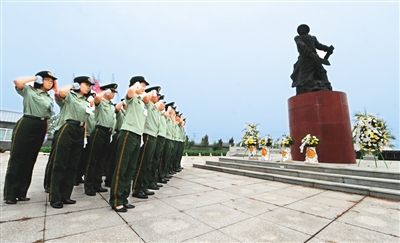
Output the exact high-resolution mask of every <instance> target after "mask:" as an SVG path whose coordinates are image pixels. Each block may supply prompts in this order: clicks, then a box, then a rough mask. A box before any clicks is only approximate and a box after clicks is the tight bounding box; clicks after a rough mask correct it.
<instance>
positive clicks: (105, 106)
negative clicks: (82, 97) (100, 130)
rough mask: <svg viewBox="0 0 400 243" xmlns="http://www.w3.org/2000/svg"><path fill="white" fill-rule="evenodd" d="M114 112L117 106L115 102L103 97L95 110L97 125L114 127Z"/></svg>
mask: <svg viewBox="0 0 400 243" xmlns="http://www.w3.org/2000/svg"><path fill="white" fill-rule="evenodd" d="M114 113H115V107H114V105H113V103H112V102H111V101H108V100H106V99H101V101H100V103H99V104H97V105H96V109H95V110H94V114H95V117H96V125H100V126H103V127H109V128H113V127H114Z"/></svg>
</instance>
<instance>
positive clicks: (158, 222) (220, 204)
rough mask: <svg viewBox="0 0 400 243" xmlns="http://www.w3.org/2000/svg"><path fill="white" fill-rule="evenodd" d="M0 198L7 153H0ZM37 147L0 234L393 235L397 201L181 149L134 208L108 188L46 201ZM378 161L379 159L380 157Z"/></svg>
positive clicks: (40, 237) (95, 237) (301, 238)
mask: <svg viewBox="0 0 400 243" xmlns="http://www.w3.org/2000/svg"><path fill="white" fill-rule="evenodd" d="M0 156H1V160H0V169H1V170H0V178H1V182H0V183H1V184H0V185H1V194H0V196H1V198H3V187H4V177H5V173H6V169H7V163H8V157H9V153H8V152H6V153H4V154H0ZM47 158H48V157H47V156H46V155H39V157H38V160H37V163H36V165H35V169H34V172H33V178H32V184H31V187H30V189H29V191H28V195H27V196H28V197H30V198H31V200H30V201H29V202H18V203H17V204H16V205H7V204H5V203H4V202H3V201H2V202H1V204H0V207H1V217H0V236H1V242H400V220H399V218H400V203H399V202H398V201H390V200H384V199H379V198H373V197H368V196H362V195H356V194H348V193H341V192H334V191H328V190H322V189H316V188H309V187H303V186H298V185H292V184H285V183H279V182H273V181H266V180H261V179H255V178H248V177H244V176H239V175H232V174H224V173H219V172H215V171H208V170H203V169H197V168H193V167H192V163H204V162H205V160H206V159H212V160H217V159H218V158H217V157H183V159H182V165H183V167H184V168H185V169H184V170H183V171H182V172H180V173H178V174H176V175H174V177H173V178H172V179H171V181H169V183H168V184H166V185H164V187H163V188H161V190H159V191H155V192H156V194H155V195H154V196H150V197H149V199H147V200H146V199H137V198H134V197H130V198H129V200H130V202H131V203H133V204H134V205H135V206H136V208H135V209H132V210H129V211H128V212H127V213H116V212H114V211H113V210H112V209H111V208H110V206H109V205H108V203H107V200H108V198H109V193H98V194H97V195H96V196H94V197H89V196H86V195H85V194H84V192H83V185H82V184H81V185H79V186H76V187H75V188H74V191H73V195H72V197H71V198H72V199H75V200H77V203H76V204H74V205H65V206H64V208H62V209H53V208H52V207H51V206H50V205H49V203H48V194H46V193H45V192H44V190H43V174H44V170H45V166H46V162H47ZM380 166H381V167H383V164H380Z"/></svg>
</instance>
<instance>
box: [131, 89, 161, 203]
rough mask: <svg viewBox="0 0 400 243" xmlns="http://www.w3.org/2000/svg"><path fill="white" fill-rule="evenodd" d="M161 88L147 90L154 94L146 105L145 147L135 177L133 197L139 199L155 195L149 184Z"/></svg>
mask: <svg viewBox="0 0 400 243" xmlns="http://www.w3.org/2000/svg"><path fill="white" fill-rule="evenodd" d="M160 90H161V87H159V86H155V87H151V88H148V89H146V90H145V92H146V93H150V92H152V95H151V97H150V101H149V102H148V103H147V104H146V109H147V117H146V122H145V125H144V131H143V136H142V138H143V143H144V144H143V146H142V147H141V148H140V153H139V160H138V165H137V169H136V171H135V174H134V176H133V185H132V196H134V197H137V198H143V199H146V198H148V195H154V192H152V191H149V189H148V188H147V184H148V183H147V182H148V181H149V177H151V175H150V174H151V160H152V158H153V155H154V151H155V148H156V143H157V133H158V123H159V121H160V120H159V119H160V117H159V116H158V112H157V107H156V105H155V103H157V102H158V99H159V96H160V95H159V92H160Z"/></svg>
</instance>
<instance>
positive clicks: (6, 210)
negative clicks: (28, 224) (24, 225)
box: [0, 201, 46, 222]
mask: <svg viewBox="0 0 400 243" xmlns="http://www.w3.org/2000/svg"><path fill="white" fill-rule="evenodd" d="M17 203H18V205H9V204H5V203H4V202H2V205H1V206H0V212H1V214H0V222H7V221H15V220H24V219H30V218H38V217H44V216H45V215H46V207H45V202H29V201H28V202H17Z"/></svg>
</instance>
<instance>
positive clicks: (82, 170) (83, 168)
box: [74, 90, 96, 186]
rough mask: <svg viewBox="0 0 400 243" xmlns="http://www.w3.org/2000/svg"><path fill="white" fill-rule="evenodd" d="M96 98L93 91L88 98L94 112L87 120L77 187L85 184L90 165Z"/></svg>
mask: <svg viewBox="0 0 400 243" xmlns="http://www.w3.org/2000/svg"><path fill="white" fill-rule="evenodd" d="M94 97H96V92H94V91H93V90H92V91H91V96H89V97H88V98H87V101H88V102H89V104H90V109H91V110H92V113H91V114H90V115H89V116H88V117H87V119H86V121H85V122H86V140H87V144H86V147H85V148H83V150H82V153H81V158H80V159H79V164H78V171H77V173H76V177H75V183H74V185H75V186H78V185H79V183H83V182H84V180H83V179H82V176H84V175H85V173H86V166H87V164H88V159H89V152H90V144H91V139H90V134H91V133H92V131H93V130H94V127H95V126H96V117H95V109H96V106H95V105H94Z"/></svg>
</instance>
